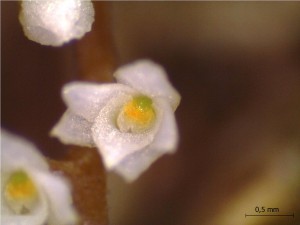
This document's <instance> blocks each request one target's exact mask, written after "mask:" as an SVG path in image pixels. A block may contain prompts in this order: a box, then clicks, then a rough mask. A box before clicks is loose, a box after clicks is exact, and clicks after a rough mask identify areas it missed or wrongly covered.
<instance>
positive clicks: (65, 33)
mask: <svg viewBox="0 0 300 225" xmlns="http://www.w3.org/2000/svg"><path fill="white" fill-rule="evenodd" d="M21 6H22V10H21V12H20V16H19V18H20V22H21V24H22V27H23V30H24V33H25V35H26V36H27V37H28V39H30V40H32V41H35V42H38V43H40V44H42V45H52V46H60V45H62V44H64V43H65V42H68V41H70V40H72V39H80V38H82V36H83V35H84V34H85V33H86V32H89V31H90V30H91V27H92V24H93V22H94V14H95V12H94V8H93V4H92V2H91V1H90V0H43V1H41V0H31V1H27V0H23V1H22V4H21Z"/></svg>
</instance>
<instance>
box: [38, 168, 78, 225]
mask: <svg viewBox="0 0 300 225" xmlns="http://www.w3.org/2000/svg"><path fill="white" fill-rule="evenodd" d="M35 177H37V181H38V182H39V185H40V186H41V188H42V189H43V191H44V192H45V194H46V195H47V198H48V201H49V205H50V212H51V213H50V215H49V218H48V224H49V225H52V224H53V225H55V224H59V225H73V224H76V222H77V221H78V217H77V214H76V212H75V209H74V208H73V207H72V197H71V194H70V187H69V184H68V183H67V182H66V180H64V179H63V178H62V177H59V176H57V175H53V174H52V175H51V176H49V174H44V173H39V174H36V176H35Z"/></svg>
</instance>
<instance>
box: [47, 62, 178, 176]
mask: <svg viewBox="0 0 300 225" xmlns="http://www.w3.org/2000/svg"><path fill="white" fill-rule="evenodd" d="M114 76H115V78H116V79H117V81H118V83H115V84H92V83H83V82H73V83H70V84H67V85H65V87H64V88H63V91H62V97H63V100H64V101H65V103H66V104H67V106H68V109H67V111H66V112H65V114H64V115H63V117H62V118H61V120H60V121H59V123H58V124H57V125H56V126H55V127H54V128H53V130H52V131H51V134H52V135H53V136H56V137H58V138H59V139H60V140H61V141H62V142H63V143H65V144H76V145H81V146H89V147H93V146H97V147H98V149H99V151H100V153H101V155H102V157H103V161H104V165H105V167H106V168H107V169H108V170H114V171H116V172H117V173H119V174H120V175H121V176H123V177H124V178H125V179H126V180H127V181H133V180H134V179H136V178H137V177H138V176H139V175H140V174H141V173H142V172H143V171H144V170H146V169H147V168H148V167H149V166H150V165H151V164H152V163H153V162H154V161H155V160H156V159H157V158H159V157H160V156H162V155H163V154H165V153H173V152H174V151H175V150H176V147H177V143H178V131H177V125H176V121H175V116H174V111H175V109H176V108H177V106H178V104H179V102H180V95H179V94H178V92H177V91H176V90H175V89H174V88H173V87H172V86H171V84H170V83H169V81H168V78H167V75H166V73H165V71H164V69H163V68H162V67H161V66H159V65H157V64H155V63H153V62H151V61H149V60H140V61H137V62H135V63H132V64H129V65H126V66H123V67H121V68H120V69H118V70H117V71H116V73H115V74H114Z"/></svg>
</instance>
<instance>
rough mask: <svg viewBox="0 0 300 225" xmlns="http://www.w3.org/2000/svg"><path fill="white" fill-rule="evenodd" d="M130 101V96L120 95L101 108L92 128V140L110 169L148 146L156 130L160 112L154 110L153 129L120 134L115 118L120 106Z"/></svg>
mask: <svg viewBox="0 0 300 225" xmlns="http://www.w3.org/2000/svg"><path fill="white" fill-rule="evenodd" d="M131 99H132V96H131V95H126V94H120V95H119V96H117V97H116V98H114V99H112V100H111V101H110V102H108V103H107V105H106V106H105V107H103V108H102V109H101V111H100V113H99V115H98V117H97V118H96V120H95V124H94V125H93V127H92V133H93V138H94V141H95V144H96V145H97V147H98V149H99V151H100V153H101V155H102V158H103V160H104V164H105V166H106V168H107V169H111V168H112V167H114V166H115V165H116V164H118V163H119V162H120V161H121V160H122V159H123V158H124V157H126V156H127V155H129V154H132V153H133V152H135V151H137V150H140V149H143V148H145V147H146V146H147V145H149V144H150V143H151V142H152V141H153V139H154V136H155V134H156V132H157V130H158V126H159V123H160V120H161V114H162V113H161V110H160V109H157V107H156V106H155V105H154V108H155V110H156V122H155V124H154V125H153V127H152V128H151V129H150V130H149V131H147V132H143V133H129V132H127V133H126V132H121V131H120V130H119V129H118V128H117V125H116V118H117V115H118V113H119V111H120V110H121V108H122V106H123V105H124V104H125V103H126V102H128V101H130V100H131Z"/></svg>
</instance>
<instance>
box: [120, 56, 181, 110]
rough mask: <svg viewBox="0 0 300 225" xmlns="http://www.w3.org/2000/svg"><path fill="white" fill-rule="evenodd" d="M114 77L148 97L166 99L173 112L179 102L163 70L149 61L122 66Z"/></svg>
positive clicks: (178, 97) (177, 94) (177, 95)
mask: <svg viewBox="0 0 300 225" xmlns="http://www.w3.org/2000/svg"><path fill="white" fill-rule="evenodd" d="M114 76H115V77H116V79H117V81H118V82H119V83H122V84H126V85H129V86H131V87H132V88H134V89H136V90H138V91H140V92H141V93H144V94H146V95H148V96H151V97H164V98H166V99H168V101H169V102H170V104H171V105H172V107H173V110H175V109H176V108H177V106H178V104H179V102H180V95H179V93H178V92H177V91H176V90H175V89H174V88H173V87H172V85H171V84H170V82H169V80H168V78H167V74H166V72H165V70H164V69H163V68H162V67H161V66H160V65H158V64H156V63H154V62H152V61H150V60H139V61H136V62H134V63H132V64H129V65H125V66H122V67H121V68H120V69H118V70H117V71H116V72H115V74H114Z"/></svg>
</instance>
